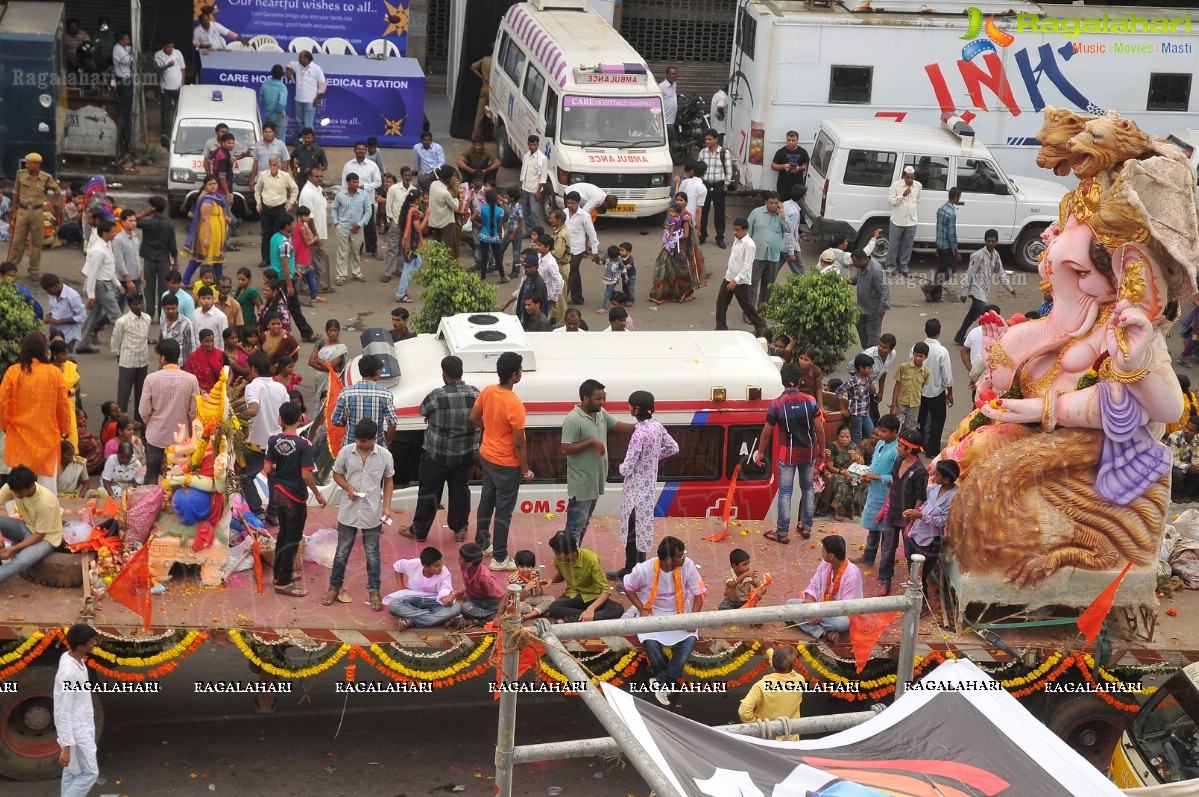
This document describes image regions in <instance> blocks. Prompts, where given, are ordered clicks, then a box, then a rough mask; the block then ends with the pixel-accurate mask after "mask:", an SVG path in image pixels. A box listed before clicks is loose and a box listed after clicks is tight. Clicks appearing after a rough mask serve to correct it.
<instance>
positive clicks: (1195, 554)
mask: <svg viewBox="0 0 1199 797" xmlns="http://www.w3.org/2000/svg"><path fill="white" fill-rule="evenodd" d="M1170 569H1171V570H1173V571H1174V575H1176V576H1178V577H1179V578H1181V579H1182V583H1184V584H1186V587H1187V589H1199V542H1193V541H1191V540H1180V541H1179V542H1178V544H1177V545H1175V546H1174V550H1173V551H1172V552H1171V553H1170Z"/></svg>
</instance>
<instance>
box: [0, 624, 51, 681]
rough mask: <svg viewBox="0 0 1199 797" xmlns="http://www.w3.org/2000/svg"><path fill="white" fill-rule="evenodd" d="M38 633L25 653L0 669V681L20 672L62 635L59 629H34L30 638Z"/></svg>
mask: <svg viewBox="0 0 1199 797" xmlns="http://www.w3.org/2000/svg"><path fill="white" fill-rule="evenodd" d="M39 634H41V636H40V638H39V639H38V641H37V643H36V644H35V645H34V646H33V647H32V648H31V649H29V650H27V651H26V652H25V654H24V655H23V656H22V657H21V658H20V659H18V660H17V661H15V662H14V663H13V664H12V665H10V666H8V667H5V668H4V669H3V670H0V681H3V680H4V679H6V678H10V677H12V676H14V675H16V674H17V673H19V672H21V670H24V669H25V668H26V667H28V666H29V665H30V664H32V663H33V662H34V661H36V660H37V657H38V656H40V655H42V654H43V653H45V652H46V648H48V647H50V645H51V644H53V643H54V641H55V640H56V639H58V638H59V637H61V636H62V632H61V631H59V630H54V631H51V632H50V633H48V634H42V632H41V631H35V632H34V633H33V635H31V637H30V638H31V639H32V638H33V637H34V636H37V635H39Z"/></svg>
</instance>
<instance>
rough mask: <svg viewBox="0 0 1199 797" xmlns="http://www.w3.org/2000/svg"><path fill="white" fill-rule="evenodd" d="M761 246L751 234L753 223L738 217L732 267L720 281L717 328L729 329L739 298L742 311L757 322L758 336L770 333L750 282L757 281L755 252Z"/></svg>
mask: <svg viewBox="0 0 1199 797" xmlns="http://www.w3.org/2000/svg"><path fill="white" fill-rule="evenodd" d="M756 248H757V247H755V245H754V239H753V238H750V237H749V222H748V221H747V220H745V219H737V220H736V221H734V222H733V248H732V249H730V250H729V266H728V269H727V270H726V271H725V272H724V282H722V283H720V293H719V294H718V295H717V296H716V328H717V329H718V330H724V329H728V328H729V325H728V311H729V304H730V303H731V302H732V301H733V299H734V298H735V299H736V300H737V304H739V305H741V312H743V313H744V314H745V317H746V318H748V319H749V322H750V323H751V324H753V325H754V335H755V336H756V337H759V338H760V337H763V336H764V334H765V332H766V322H765V321H763V320H762V316H760V315H758V309H757V308H756V307H754V301H753V295H752V294H751V292H750V285H751V284H752V282H753V271H754V255H755V254H756V252H755V250H756Z"/></svg>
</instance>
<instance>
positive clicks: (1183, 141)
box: [1166, 127, 1199, 168]
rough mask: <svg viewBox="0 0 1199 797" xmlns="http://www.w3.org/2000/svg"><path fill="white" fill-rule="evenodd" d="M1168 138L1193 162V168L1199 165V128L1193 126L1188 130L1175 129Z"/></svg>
mask: <svg viewBox="0 0 1199 797" xmlns="http://www.w3.org/2000/svg"><path fill="white" fill-rule="evenodd" d="M1166 139H1167V140H1168V141H1171V142H1172V143H1174V144H1176V145H1177V146H1178V148H1179V149H1181V150H1182V152H1183V154H1184V155H1186V156H1187V160H1189V161H1190V162H1191V168H1197V167H1199V130H1196V129H1195V128H1193V127H1192V128H1188V129H1186V130H1175V131H1173V132H1171V133H1170V135H1168V136H1166Z"/></svg>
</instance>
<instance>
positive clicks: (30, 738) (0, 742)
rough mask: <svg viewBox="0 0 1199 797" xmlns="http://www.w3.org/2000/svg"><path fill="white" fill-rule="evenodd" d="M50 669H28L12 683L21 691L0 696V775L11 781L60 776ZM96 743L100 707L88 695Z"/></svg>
mask: <svg viewBox="0 0 1199 797" xmlns="http://www.w3.org/2000/svg"><path fill="white" fill-rule="evenodd" d="M54 675H55V670H54V669H53V668H52V667H44V666H32V667H28V668H27V669H25V670H24V671H23V672H22V673H21V674H20V675H18V676H16V678H15V680H18V681H20V684H21V690H20V691H19V692H15V693H8V692H2V693H0V775H4V776H5V777H7V778H12V779H13V780H49V779H50V778H57V777H58V776H59V775H60V773H61V772H62V767H60V766H59V765H58V753H59V748H58V733H57V731H56V730H55V728H54ZM92 711H93V712H94V713H95V717H96V739H97V740H99V738H100V732H101V730H103V728H104V707H103V706H102V705H101V703H100V699H99V698H98V697H97V696H96V695H92Z"/></svg>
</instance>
